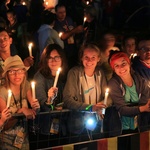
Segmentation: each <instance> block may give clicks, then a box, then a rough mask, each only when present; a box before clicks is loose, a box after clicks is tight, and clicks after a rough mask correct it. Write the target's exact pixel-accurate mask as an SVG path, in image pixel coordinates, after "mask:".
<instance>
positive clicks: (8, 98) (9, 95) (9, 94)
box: [6, 90, 12, 108]
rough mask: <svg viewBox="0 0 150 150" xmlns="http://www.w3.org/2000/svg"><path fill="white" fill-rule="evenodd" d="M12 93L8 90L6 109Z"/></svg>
mask: <svg viewBox="0 0 150 150" xmlns="http://www.w3.org/2000/svg"><path fill="white" fill-rule="evenodd" d="M11 96H12V91H11V90H8V97H7V106H6V107H7V108H9V107H10V101H11Z"/></svg>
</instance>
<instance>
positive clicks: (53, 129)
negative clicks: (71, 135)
mask: <svg viewBox="0 0 150 150" xmlns="http://www.w3.org/2000/svg"><path fill="white" fill-rule="evenodd" d="M58 132H59V119H56V118H54V119H53V120H52V124H51V128H50V133H52V134H58Z"/></svg>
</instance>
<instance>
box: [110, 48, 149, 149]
mask: <svg viewBox="0 0 150 150" xmlns="http://www.w3.org/2000/svg"><path fill="white" fill-rule="evenodd" d="M108 61H109V64H110V66H111V68H112V69H113V71H114V74H113V76H112V78H111V79H110V80H109V83H108V85H109V89H110V96H111V98H112V101H113V103H114V105H115V107H116V109H117V111H118V112H119V114H120V119H121V123H122V134H126V133H133V132H137V131H143V130H148V129H149V128H150V122H149V120H150V119H149V118H150V117H149V114H150V113H149V112H150V100H149V99H150V92H149V88H148V86H147V83H146V82H145V80H144V79H143V78H142V77H141V76H139V75H137V74H136V73H134V72H133V71H132V70H131V63H130V59H129V57H128V56H127V54H126V53H124V52H121V51H111V52H110V56H109V59H108ZM122 142H123V143H122V144H124V145H126V144H129V143H125V139H123V141H122ZM126 142H129V141H126ZM122 144H121V142H120V146H121V147H122ZM128 146H129V145H128ZM125 147H126V146H125ZM125 147H124V148H125ZM127 149H128V148H127ZM122 150H124V149H123V147H122Z"/></svg>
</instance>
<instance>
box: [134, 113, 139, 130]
mask: <svg viewBox="0 0 150 150" xmlns="http://www.w3.org/2000/svg"><path fill="white" fill-rule="evenodd" d="M137 119H138V118H137V116H135V117H134V128H135V129H136V128H137V126H138V121H137Z"/></svg>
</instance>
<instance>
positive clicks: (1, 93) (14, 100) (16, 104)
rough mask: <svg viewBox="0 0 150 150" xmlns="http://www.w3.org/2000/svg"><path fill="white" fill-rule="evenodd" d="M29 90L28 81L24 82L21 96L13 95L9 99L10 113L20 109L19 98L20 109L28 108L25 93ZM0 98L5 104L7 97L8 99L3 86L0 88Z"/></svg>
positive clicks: (6, 90)
mask: <svg viewBox="0 0 150 150" xmlns="http://www.w3.org/2000/svg"><path fill="white" fill-rule="evenodd" d="M29 89H30V84H29V82H28V81H26V83H25V87H24V88H23V90H22V91H21V93H22V94H21V96H20V93H19V94H18V95H14V96H12V97H11V101H10V109H11V111H12V113H15V112H17V110H18V109H20V108H21V105H20V98H21V104H22V107H28V103H27V96H26V94H27V91H28V90H29ZM0 97H1V98H2V99H3V100H4V101H5V102H6V104H7V97H8V89H6V88H5V87H4V86H3V87H1V88H0Z"/></svg>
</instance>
